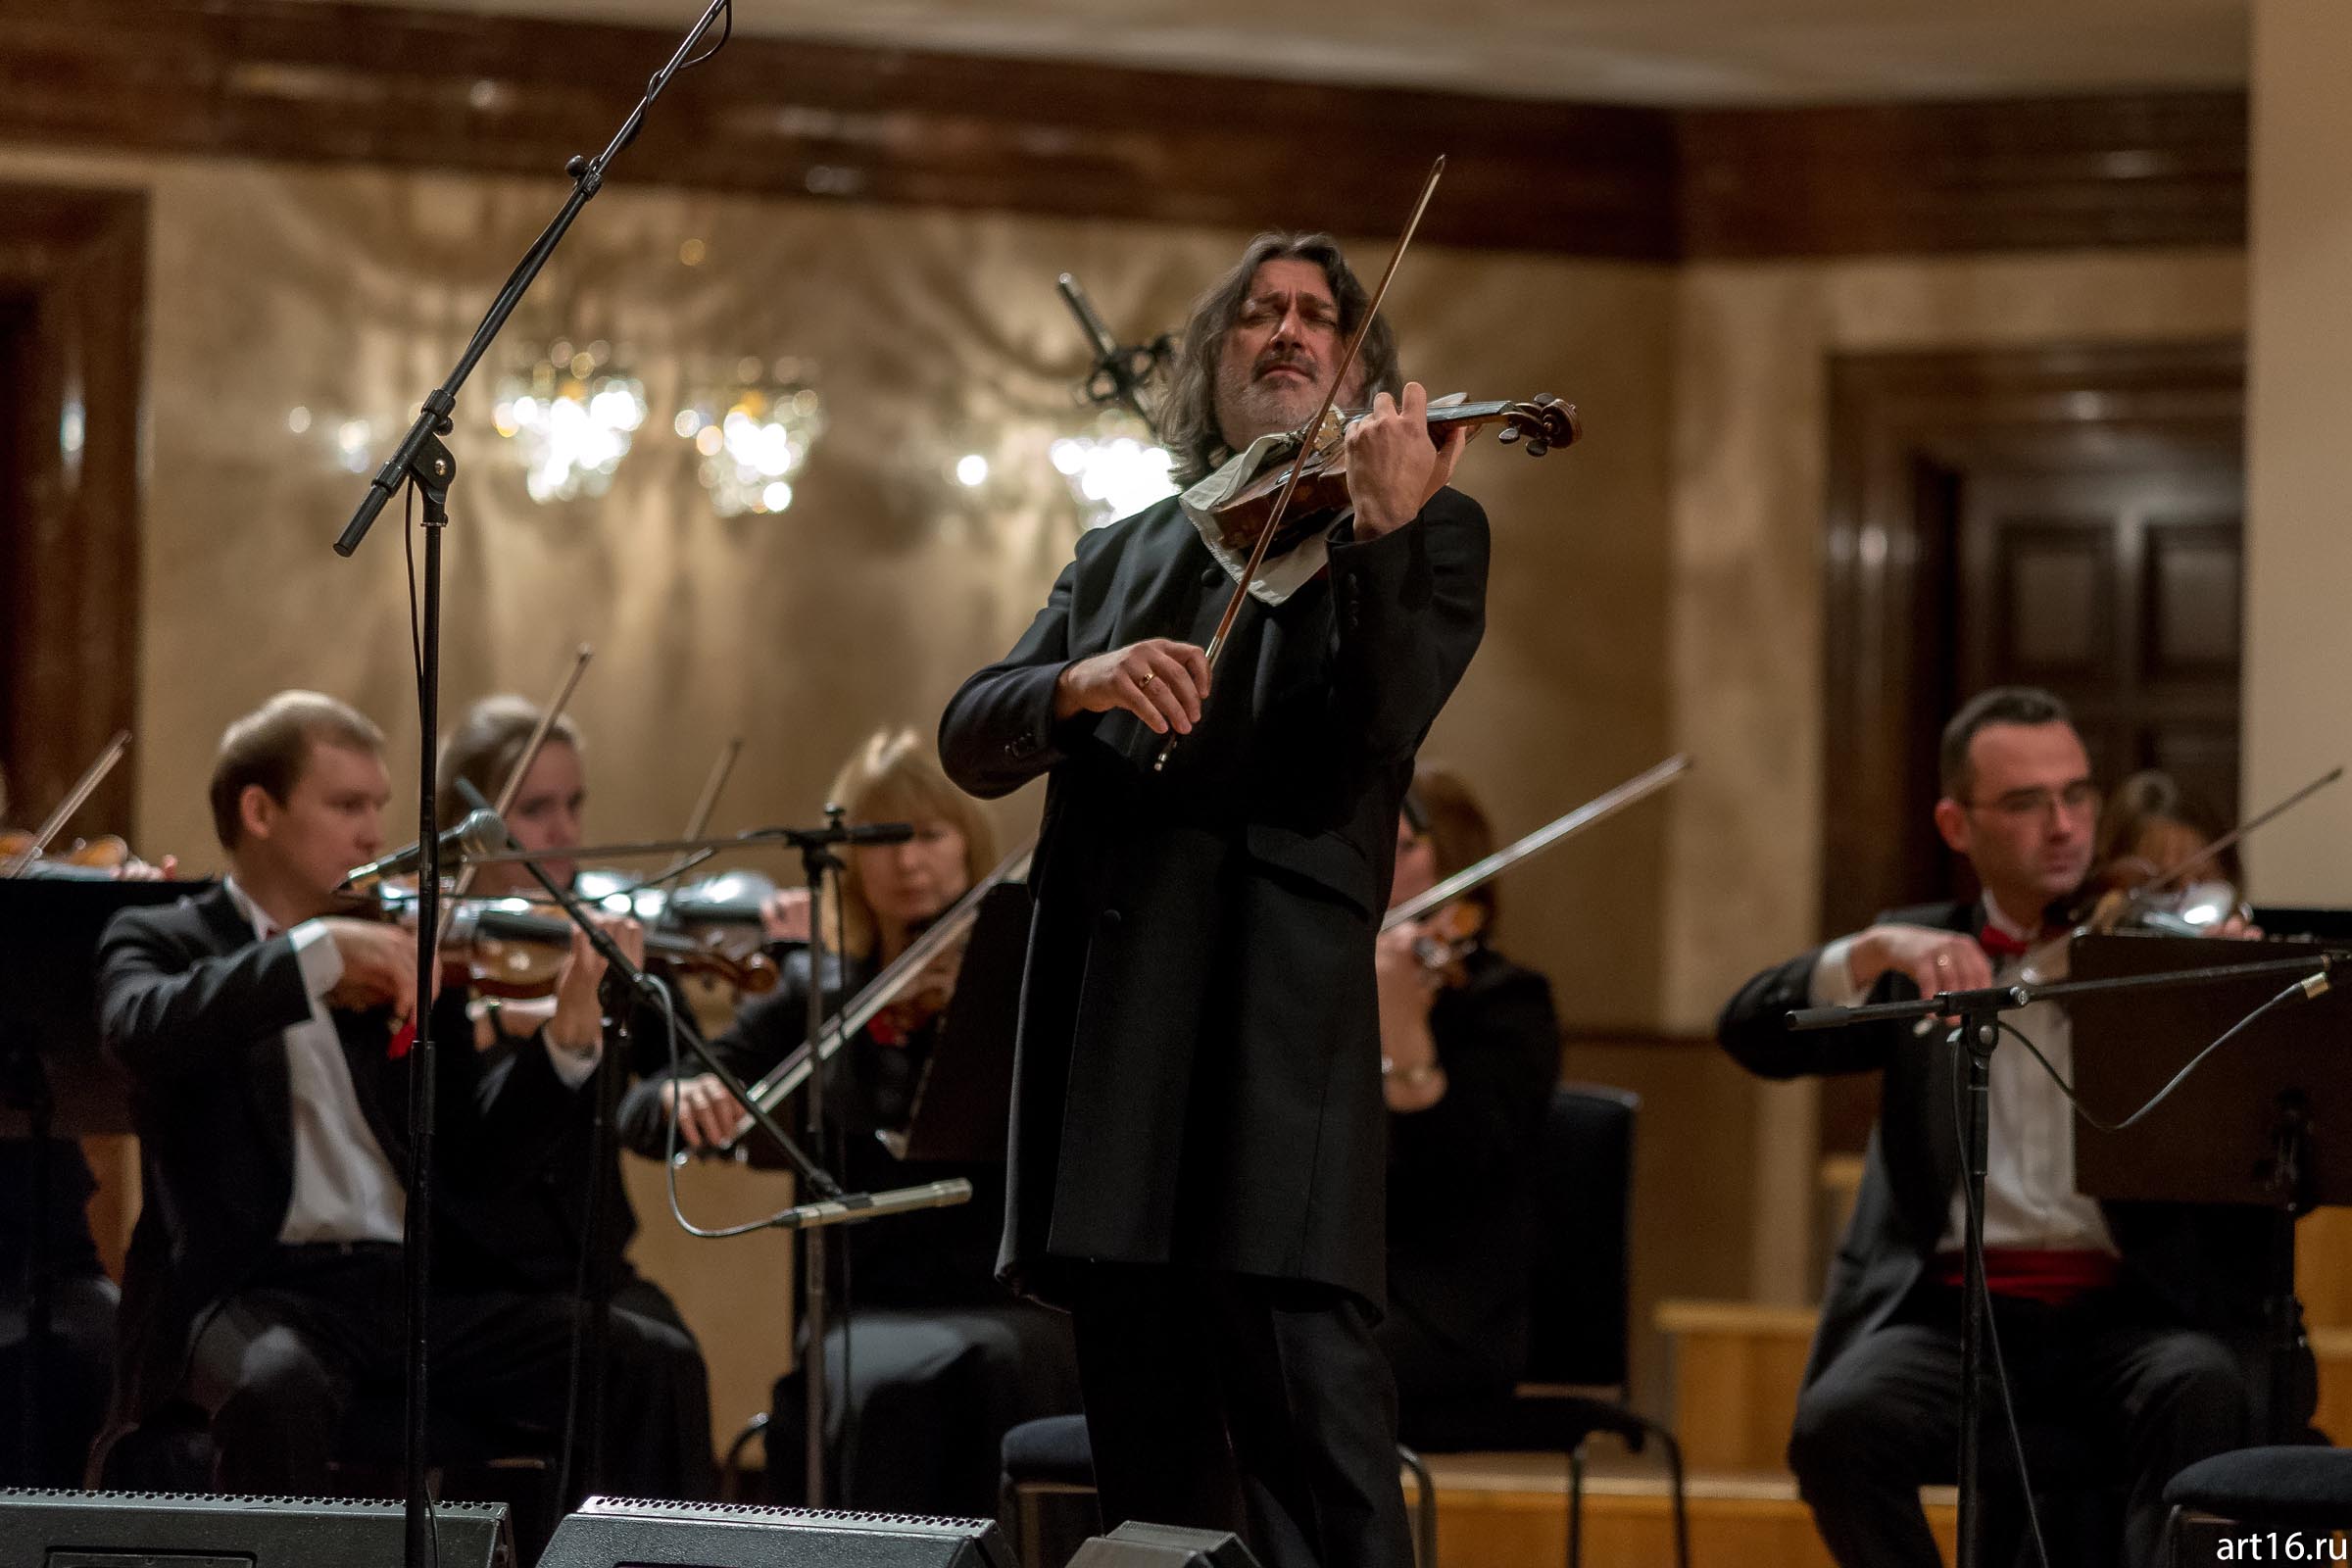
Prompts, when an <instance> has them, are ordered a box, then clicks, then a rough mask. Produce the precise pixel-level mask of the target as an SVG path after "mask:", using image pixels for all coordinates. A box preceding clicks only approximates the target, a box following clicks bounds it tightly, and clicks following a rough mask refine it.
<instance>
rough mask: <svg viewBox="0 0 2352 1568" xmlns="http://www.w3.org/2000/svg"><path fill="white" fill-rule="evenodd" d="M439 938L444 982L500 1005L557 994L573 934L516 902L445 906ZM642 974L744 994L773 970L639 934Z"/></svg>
mask: <svg viewBox="0 0 2352 1568" xmlns="http://www.w3.org/2000/svg"><path fill="white" fill-rule="evenodd" d="M443 907H444V908H445V909H446V910H448V911H449V913H448V919H447V926H446V930H445V932H444V934H443V936H442V939H441V965H442V975H443V978H444V979H445V980H447V981H450V982H463V983H464V984H466V985H468V986H470V987H471V988H472V989H473V990H475V991H476V992H478V993H480V994H481V995H483V996H490V997H497V998H498V999H499V1000H501V1001H503V1002H517V1001H523V1000H526V999H529V998H534V997H545V996H548V995H550V994H552V993H553V992H554V991H555V989H556V983H557V981H558V979H559V978H560V977H561V976H562V974H563V971H564V960H565V959H566V958H568V957H569V956H571V939H572V934H573V933H574V932H575V931H576V930H578V927H576V926H574V925H573V924H572V923H571V921H569V920H568V919H565V918H564V917H563V916H562V915H553V914H539V913H536V912H534V911H533V910H532V909H531V908H530V907H529V906H528V905H527V904H526V903H525V901H523V900H519V899H495V900H474V899H452V900H449V901H447V902H446V903H445V904H444V905H443ZM413 908H414V906H413V905H412V906H408V907H403V906H402V905H401V903H400V902H399V901H398V898H397V895H391V894H388V895H387V897H386V898H385V899H381V900H378V901H376V902H375V903H372V904H370V905H368V906H366V907H364V908H363V911H362V912H365V911H366V909H373V910H374V911H376V913H377V914H378V915H379V916H380V917H383V918H401V917H403V916H405V915H406V914H407V913H408V912H409V910H410V909H413ZM645 958H646V964H647V967H649V968H661V969H666V970H668V971H669V972H670V973H672V974H675V975H678V976H680V977H682V978H685V977H691V978H700V979H708V980H714V981H717V982H719V983H721V984H724V985H728V986H732V987H734V988H735V989H736V990H738V991H741V992H745V993H748V994H750V995H754V996H759V995H764V994H765V993H767V992H769V991H773V990H774V989H775V988H776V966H775V964H774V963H772V962H771V961H769V959H768V956H767V955H766V954H764V953H760V952H752V953H737V952H733V951H731V950H729V949H728V948H726V947H725V946H723V945H721V944H720V943H718V942H717V941H716V940H714V939H701V938H696V937H691V936H686V935H683V934H681V933H677V932H671V931H656V930H648V931H647V932H646V933H645Z"/></svg>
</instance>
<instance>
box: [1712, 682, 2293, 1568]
mask: <svg viewBox="0 0 2352 1568" xmlns="http://www.w3.org/2000/svg"><path fill="white" fill-rule="evenodd" d="M1939 762H1940V774H1941V779H1942V785H1943V798H1942V799H1941V800H1939V801H1937V802H1936V829H1937V831H1938V832H1939V833H1940V834H1941V835H1942V837H1943V840H1944V842H1945V843H1946V844H1947V845H1948V846H1950V848H1951V849H1952V850H1953V851H1954V852H1955V853H1957V854H1959V855H1962V856H1965V857H1966V858H1968V861H1969V863H1970V864H1971V865H1972V866H1973V867H1974V868H1975V870H1976V874H1977V879H1978V881H1979V882H1980V883H1981V884H1982V885H1983V887H1984V895H1983V897H1982V898H1981V899H1978V900H1973V901H1970V902H1967V903H1960V904H1942V905H1928V906H1922V907H1916V908H1910V909H1902V910H1897V911H1895V912H1893V913H1891V914H1888V915H1886V916H1884V917H1882V918H1881V920H1880V921H1879V922H1878V923H1877V924H1874V925H1872V926H1871V927H1869V928H1868V929H1866V930H1863V931H1858V932H1855V933H1853V934H1852V935H1850V936H1845V937H1840V938H1838V940H1837V941H1835V942H1832V943H1830V944H1829V945H1828V946H1826V947H1823V948H1817V949H1814V950H1813V951H1811V952H1809V953H1803V954H1799V955H1798V956H1795V957H1793V958H1790V959H1789V960H1788V961H1787V962H1785V963H1780V964H1776V965H1775V966H1773V967H1772V968H1769V969H1766V970H1764V971H1763V972H1762V973H1760V974H1758V975H1756V976H1755V977H1754V978H1753V979H1751V980H1749V981H1748V982H1747V984H1746V985H1744V986H1743V987H1741V988H1740V992H1739V994H1738V995H1737V996H1735V997H1733V998H1732V1000H1731V1002H1730V1003H1729V1004H1728V1005H1726V1006H1725V1008H1724V1010H1723V1014H1722V1017H1721V1019H1720V1020H1719V1022H1718V1024H1717V1030H1718V1033H1719V1035H1720V1038H1721V1039H1722V1042H1723V1045H1724V1048H1725V1049H1726V1050H1728V1051H1729V1052H1730V1053H1731V1054H1733V1055H1734V1056H1736V1057H1738V1058H1739V1059H1740V1062H1742V1063H1743V1064H1744V1065H1746V1066H1747V1067H1748V1068H1750V1069H1751V1070H1753V1071H1755V1072H1758V1073H1762V1074H1764V1075H1765V1076H1767V1077H1773V1078H1790V1077H1795V1076H1797V1075H1799V1074H1804V1073H1832V1072H1877V1073H1879V1074H1881V1090H1880V1112H1879V1126H1878V1129H1877V1130H1876V1131H1875V1132H1874V1133H1873V1134H1872V1136H1871V1140H1870V1148H1869V1152H1868V1155H1867V1157H1866V1160H1865V1164H1864V1166H1863V1178H1862V1187H1861V1191H1860V1193H1859V1195H1858V1196H1857V1198H1856V1200H1855V1205H1854V1214H1853V1219H1852V1222H1851V1223H1850V1224H1849V1225H1848V1226H1847V1228H1846V1234H1845V1239H1844V1241H1843V1243H1842V1244H1841V1245H1840V1246H1839V1248H1838V1255H1837V1258H1836V1260H1835V1262H1834V1263H1833V1264H1832V1265H1831V1269H1830V1278H1829V1284H1828V1287H1827V1289H1826V1290H1825V1292H1824V1295H1823V1299H1822V1310H1821V1326H1820V1329H1819V1331H1818V1333H1817V1334H1816V1335H1815V1338H1814V1342H1813V1354H1812V1359H1811V1361H1810V1363H1809V1365H1808V1366H1807V1368H1806V1371H1805V1381H1804V1386H1803V1392H1802V1394H1801V1396H1800V1397H1799V1398H1798V1402H1797V1412H1796V1430H1795V1432H1794V1434H1793V1435H1792V1436H1791V1437H1790V1439H1789V1467H1790V1468H1791V1469H1792V1470H1794V1471H1795V1472H1796V1478H1797V1484H1798V1487H1799V1489H1800V1491H1801V1492H1802V1493H1803V1495H1804V1497H1805V1500H1806V1502H1807V1503H1808V1504H1810V1505H1811V1507H1812V1510H1813V1516H1814V1520H1815V1523H1816V1524H1817V1525H1818V1527H1819V1528H1820V1531H1821V1534H1822V1537H1823V1539H1824V1540H1825V1541H1826V1542H1827V1543H1828V1544H1829V1546H1830V1550H1831V1552H1832V1553H1833V1554H1834V1555H1835V1556H1836V1557H1837V1559H1838V1562H1839V1563H1841V1564H1843V1565H1845V1568H1865V1565H1868V1568H1909V1565H1914V1564H1915V1565H1917V1568H1931V1565H1933V1564H1935V1563H1936V1562H1938V1561H1939V1560H1940V1559H1939V1557H1938V1555H1937V1551H1936V1543H1935V1540H1934V1538H1933V1537H1932V1536H1931V1535H1930V1534H1929V1530H1928V1523H1927V1519H1926V1516H1925V1514H1924V1513H1923V1512H1922V1510H1921V1507H1920V1501H1919V1490H1918V1489H1919V1488H1920V1487H1921V1486H1923V1485H1929V1484H1934V1483H1938V1482H1943V1483H1948V1482H1950V1481H1951V1480H1952V1478H1953V1475H1954V1471H1955V1464H1956V1456H1957V1452H1958V1422H1959V1408H1960V1401H1959V1377H1960V1334H1959V1325H1960V1306H1961V1302H1960V1292H1959V1284H1960V1281H1961V1278H1962V1273H1961V1269H1962V1261H1961V1256H1960V1247H1961V1239H1962V1237H1963V1235H1964V1234H1965V1232H1964V1224H1965V1211H1964V1205H1965V1201H1966V1194H1965V1192H1964V1191H1963V1189H1962V1187H1961V1181H1960V1176H1961V1166H1962V1154H1961V1149H1960V1140H1961V1135H1962V1134H1961V1123H1960V1119H1959V1104H1960V1095H1961V1093H1962V1091H1961V1089H1960V1087H1959V1086H1960V1084H1961V1082H1962V1081H1963V1079H1964V1077H1965V1066H1964V1063H1963V1062H1962V1061H1961V1060H1960V1059H1959V1050H1958V1047H1957V1046H1956V1045H1954V1044H1953V1043H1952V1042H1951V1040H1950V1031H1949V1030H1945V1029H1936V1030H1934V1031H1932V1032H1930V1033H1929V1034H1927V1035H1926V1036H1924V1037H1923V1036H1921V1035H1919V1034H1916V1033H1915V1032H1914V1030H1913V1027H1912V1026H1911V1025H1909V1024H1898V1023H1887V1024H1876V1025H1868V1026H1862V1027H1856V1028H1849V1029H1843V1030H1833V1031H1824V1032H1820V1033H1793V1032H1791V1031H1789V1030H1788V1029H1787V1028H1785V1027H1784V1026H1783V1020H1784V1019H1785V1017H1786V1016H1787V1014H1788V1013H1789V1010H1790V1009H1791V1008H1795V1007H1801V1006H1807V1005H1832V1004H1836V1005H1854V1004H1858V1003H1861V1002H1864V1001H1871V1002H1884V1001H1889V1000H1894V999H1900V998H1912V997H1918V996H1927V995H1933V994H1935V993H1936V992H1939V991H1956V990H1964V989H1970V988H1975V987H1982V986H1988V985H1991V984H1994V983H1996V980H1998V981H2004V982H2005V981H2006V980H2007V978H2008V977H2010V976H2012V975H2014V974H2016V973H2017V972H2018V971H2019V969H2020V967H2021V963H2022V960H2023V958H2024V956H2025V954H2026V953H2027V951H2028V950H2029V949H2030V948H2031V947H2032V946H2033V945H2034V944H2035V943H2036V942H2038V941H2040V940H2042V939H2044V938H2045V937H2047V936H2049V935H2051V934H2053V930H2054V929H2062V926H2061V927H2056V928H2053V927H2051V926H2049V925H2046V924H2045V914H2044V911H2045V909H2047V908H2049V907H2051V906H2052V905H2053V904H2055V903H2057V902H2058V901H2063V900H2066V899H2069V898H2071V897H2072V896H2073V895H2074V894H2075V892H2076V890H2077V889H2078V888H2079V887H2081V886H2082V881H2083V878H2084V876H2085V874H2086V873H2087V872H2088V871H2089V870H2090V869H2091V865H2090V859H2091V842H2092V834H2093V832H2094V830H2095V828H2096V827H2097V822H2098V806H2099V792H2098V789H2097V787H2096V786H2095V785H2094V784H2093V783H2092V782H2091V777H2090V761H2089V759H2088V757H2087V755H2086V754H2085V752H2084V750H2083V746H2082V738H2081V737H2080V736H2079V735H2077V733H2076V732H2075V727H2074V724H2073V722H2072V720H2071V719H2070V718H2069V716H2068V714H2067V711H2066V709H2065V707H2064V706H2063V705H2061V704H2060V703H2059V701H2058V700H2057V699H2056V698H2054V697H2052V696H2050V695H2049V694H2048V693H2046V692H2041V691H2034V690H2031V689H2026V688H1998V689H1995V690H1992V691H1988V692H1985V693H1984V694H1982V695H1981V696H1979V697H1977V698H1976V699H1975V700H1973V701H1972V702H1970V703H1969V704H1968V705H1967V706H1966V707H1964V708H1962V709H1961V711H1959V713H1958V714H1957V715H1956V716H1954V718H1953V719H1952V721H1951V722H1950V724H1949V725H1947V726H1946V727H1945V729H1944V732H1943V743H1942V753H1941V757H1940V759H1939ZM2008 1016H2009V1021H2010V1022H2012V1023H2014V1024H2015V1025H2016V1026H2017V1027H2018V1028H2019V1029H2020V1030H2022V1031H2023V1032H2024V1033H2025V1034H2026V1035H2027V1036H2028V1037H2029V1038H2031V1039H2032V1040H2033V1041H2034V1044H2035V1045H2036V1046H2037V1047H2038V1048H2039V1049H2040V1051H2041V1053H2042V1054H2043V1055H2044V1056H2046V1057H2048V1058H2049V1060H2050V1062H2051V1063H2052V1065H2054V1066H2055V1067H2056V1068H2057V1069H2058V1071H2060V1072H2061V1073H2065V1074H2068V1075H2069V1076H2070V1077H2071V1076H2072V1063H2073V1052H2072V1034H2071V1029H2070V1026H2069V1024H2068V1021H2067V1017H2066V1014H2065V1011H2064V1010H2063V1008H2062V1007H2061V1006H2060V1005H2058V1004H2056V1003H2040V1004H2036V1005H2034V1006H2032V1007H2028V1008H2025V1009H2023V1010H2022V1011H2019V1012H2015V1013H2012V1014H2009V1015H2008ZM1990 1116H1991V1119H1990V1130H1989V1137H1988V1140H1987V1154H1988V1161H1987V1176H1986V1183H1985V1215H1984V1227H1985V1267H1986V1278H1987V1282H1988V1284H1989V1286H1990V1289H1991V1293H1992V1298H1993V1321H1994V1323H1995V1325H1996V1326H1997V1328H1998V1331H1999V1335H2000V1343H2001V1348H2002V1350H2003V1352H2004V1354H2005V1357H2006V1360H2007V1365H2008V1371H2009V1383H2010V1387H2011V1390H2012V1391H2013V1393H2014V1394H2015V1396H2016V1397H2017V1399H2018V1401H2019V1405H2020V1416H2021V1419H2024V1420H2027V1421H2034V1420H2044V1421H2050V1422H2057V1423H2065V1424H2069V1425H2072V1426H2074V1427H2076V1428H2077V1429H2079V1430H2080V1431H2081V1432H2082V1435H2083V1439H2084V1441H2085V1443H2086V1445H2087V1446H2089V1447H2090V1448H2091V1450H2092V1451H2094V1452H2102V1453H2111V1454H2114V1455H2116V1456H2117V1458H2118V1460H2119V1461H2120V1468H2121V1469H2122V1470H2123V1471H2124V1472H2125V1479H2126V1482H2127V1484H2128V1486H2129V1488H2130V1497H2129V1512H2128V1515H2127V1518H2126V1521H2125V1532H2124V1534H2125V1542H2124V1544H2125V1546H2126V1560H2127V1561H2128V1562H2131V1563H2133V1564H2146V1563H2153V1562H2155V1561H2157V1560H2158V1551H2159V1544H2160V1542H2161V1539H2162V1531H2163V1525H2164V1520H2165V1513H2166V1510H2165V1508H2164V1505H2163V1502H2162V1494H2163V1490H2164V1485H2165V1483H2166V1482H2167V1481H2169V1480H2170V1479H2171V1478H2172V1476H2173V1474H2174V1472H2176V1471H2177V1470H2179V1469H2180V1467H2181V1466H2183V1465H2185V1464H2188V1463H2190V1462H2192V1461H2194V1460H2197V1459H2200V1458H2203V1457H2205V1456H2207V1455H2209V1454H2213V1453H2218V1452H2221V1451H2224V1450H2226V1449H2229V1448H2232V1447H2236V1446H2241V1445H2243V1444H2245V1443H2247V1442H2249V1441H2251V1440H2252V1438H2253V1436H2254V1435H2255V1433H2256V1432H2257V1431H2258V1430H2260V1429H2259V1427H2258V1425H2257V1417H2258V1415H2259V1414H2260V1412H2261V1411H2262V1410H2263V1409H2264V1407H2265V1401H2266V1400H2267V1399H2270V1398H2286V1399H2288V1400H2289V1403H2290V1407H2295V1406H2299V1408H2297V1410H2296V1413H2297V1415H2298V1416H2299V1417H2307V1416H2308V1414H2309V1412H2310V1402H2309V1399H2310V1393H2309V1390H2308V1389H2306V1390H2304V1391H2303V1392H2302V1394H2301V1395H2299V1396H2297V1395H2295V1394H2293V1393H2291V1392H2290V1391H2277V1390H2272V1389H2270V1388H2269V1386H2268V1385H2269V1383H2270V1381H2271V1380H2270V1378H2269V1377H2268V1375H2267V1373H2268V1368H2267V1363H2266V1360H2265V1358H2264V1356H2263V1355H2262V1353H2261V1350H2262V1343H2263V1341H2262V1323H2263V1313H2262V1288H2263V1280H2264V1278H2265V1273H2264V1269H2265V1264H2264V1259H2265V1257H2266V1255H2267V1252H2268V1249H2269V1247H2270V1246H2271V1242H2272V1227H2273V1226H2274V1225H2275V1224H2278V1223H2280V1222H2279V1221H2278V1220H2277V1219H2276V1218H2275V1216H2272V1215H2270V1214H2268V1213H2265V1212H2260V1211H2255V1210H2232V1209H2218V1208H2200V1207H2194V1206H2190V1205H2185V1204H2172V1203H2106V1202H2100V1201H2096V1200H2094V1199H2091V1198H2087V1197H2085V1196H2083V1195H2082V1193H2079V1192H2077V1191H2076V1190H2075V1185H2074V1122H2073V1118H2072V1112H2071V1109H2070V1107H2069V1106H2068V1104H2067V1103H2066V1101H2065V1099H2064V1098H2063V1096H2062V1095H2061V1094H2060V1092H2059V1090H2058V1088H2057V1087H2056V1085H2054V1084H2053V1083H2052V1082H2051V1081H2050V1079H2049V1078H2048V1077H2047V1076H2046V1075H2045V1074H2044V1073H2043V1072H2042V1070H2041V1069H2040V1067H2039V1066H2038V1065H2037V1064H2036V1063H2035V1062H2034V1058H2033V1057H2032V1056H2031V1055H2030V1054H2027V1053H2026V1052H2024V1051H2022V1050H2019V1049H2017V1048H2016V1046H2015V1045H2014V1044H2010V1045H2004V1046H2003V1047H2002V1048H2001V1049H1999V1050H1997V1051H1996V1052H1994V1054H1993V1057H1992V1081H1991V1096H1990ZM1987 1419H1988V1421H1989V1422H1991V1423H1993V1424H1992V1426H1991V1428H1990V1430H1989V1432H1988V1434H1987V1437H1986V1441H1985V1449H1984V1451H1985V1456H1986V1460H1987V1464H1986V1471H1987V1476H1988V1484H1987V1487H1986V1495H1985V1538H1984V1539H1985V1561H1986V1562H2005V1561H2007V1560H2008V1559H2009V1555H2010V1554H2011V1553H2012V1552H2013V1550H2014V1547H2015V1545H2016V1544H2017V1541H2018V1539H2019V1536H2018V1532H2020V1531H2021V1530H2022V1529H2023V1516H2022V1511H2021V1506H2022V1505H2021V1501H2020V1498H2019V1496H2018V1488H2017V1482H2016V1478H2015V1476H2014V1475H2013V1474H2007V1473H2005V1466H2006V1464H2007V1460H2008V1453H2009V1448H2008V1444H2007V1442H2006V1440H2005V1438H2004V1437H2002V1436H2001V1435H2000V1430H2001V1429H2000V1428H1999V1426H1998V1422H1999V1420H2000V1416H1999V1413H1998V1409H1997V1406H1996V1407H1993V1409H1992V1411H1991V1413H1990V1414H1989V1415H1988V1417H1987Z"/></svg>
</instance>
